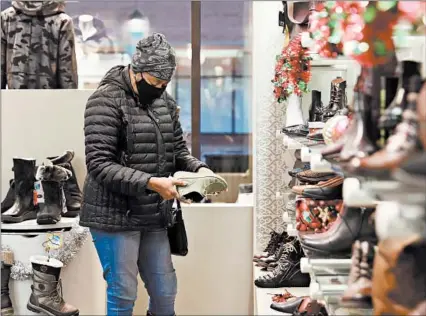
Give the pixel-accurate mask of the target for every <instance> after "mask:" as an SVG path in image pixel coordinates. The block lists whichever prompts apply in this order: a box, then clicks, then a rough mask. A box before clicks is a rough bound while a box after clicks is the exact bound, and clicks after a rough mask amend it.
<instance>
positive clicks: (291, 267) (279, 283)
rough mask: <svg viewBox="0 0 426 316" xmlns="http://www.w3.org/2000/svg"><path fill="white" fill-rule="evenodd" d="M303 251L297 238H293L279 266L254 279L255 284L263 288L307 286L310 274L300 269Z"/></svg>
mask: <svg viewBox="0 0 426 316" xmlns="http://www.w3.org/2000/svg"><path fill="white" fill-rule="evenodd" d="M302 257H303V251H302V248H301V247H300V244H299V242H298V240H297V239H295V238H292V239H291V241H289V242H287V243H286V245H285V249H284V251H283V252H282V254H281V257H280V259H279V260H278V266H277V267H276V268H275V269H274V271H272V272H271V273H268V274H266V275H264V276H261V277H259V278H258V279H256V280H255V281H254V284H255V285H256V286H258V287H262V288H279V287H307V286H309V283H310V282H311V280H310V277H309V275H308V274H303V273H302V272H301V271H300V259H301V258H302Z"/></svg>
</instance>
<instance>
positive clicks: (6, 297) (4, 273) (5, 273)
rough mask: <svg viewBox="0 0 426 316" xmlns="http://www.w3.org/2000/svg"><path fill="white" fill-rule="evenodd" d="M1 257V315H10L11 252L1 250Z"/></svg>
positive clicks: (11, 310) (11, 306)
mask: <svg viewBox="0 0 426 316" xmlns="http://www.w3.org/2000/svg"><path fill="white" fill-rule="evenodd" d="M1 255H2V259H1V315H2V316H12V315H13V305H12V301H11V299H10V294H9V279H10V269H11V268H12V265H13V252H12V251H9V250H2V253H1Z"/></svg>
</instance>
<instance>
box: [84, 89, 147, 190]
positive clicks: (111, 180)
mask: <svg viewBox="0 0 426 316" xmlns="http://www.w3.org/2000/svg"><path fill="white" fill-rule="evenodd" d="M99 94H100V93H99V92H98V91H97V92H95V93H94V94H93V95H92V96H91V97H90V98H89V100H88V102H87V105H86V111H85V114H84V135H85V151H86V166H87V172H88V173H89V174H90V175H91V176H92V177H93V178H94V179H96V181H98V182H99V183H102V184H103V185H104V186H106V187H107V188H108V189H109V190H111V191H113V192H116V193H120V194H124V195H130V196H136V195H139V194H141V193H142V192H144V190H145V189H146V188H147V184H148V181H149V179H150V178H151V175H150V174H148V173H145V172H142V171H139V170H135V169H132V168H128V167H124V166H122V165H121V164H120V163H119V161H120V158H119V153H118V142H119V135H120V128H121V126H122V124H121V122H122V120H121V113H120V111H119V108H118V106H117V105H116V103H115V101H114V100H113V99H111V98H107V97H103V96H102V95H101V96H99Z"/></svg>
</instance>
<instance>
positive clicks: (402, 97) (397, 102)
mask: <svg viewBox="0 0 426 316" xmlns="http://www.w3.org/2000/svg"><path fill="white" fill-rule="evenodd" d="M400 66H401V75H400V78H399V84H398V92H397V94H396V96H395V98H394V99H393V101H392V103H391V105H390V106H389V107H388V108H387V109H386V111H385V113H384V114H383V115H382V116H381V118H380V121H379V127H380V128H384V129H386V130H393V129H394V128H395V127H396V125H398V124H399V123H400V122H401V121H402V113H403V112H404V110H405V107H406V104H407V89H408V85H409V80H410V78H411V77H413V76H420V68H421V64H420V63H418V62H415V61H403V62H402V63H401V65H400Z"/></svg>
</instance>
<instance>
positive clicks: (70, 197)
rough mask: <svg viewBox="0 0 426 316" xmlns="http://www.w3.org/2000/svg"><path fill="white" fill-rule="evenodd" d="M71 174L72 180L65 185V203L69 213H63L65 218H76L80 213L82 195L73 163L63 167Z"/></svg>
mask: <svg viewBox="0 0 426 316" xmlns="http://www.w3.org/2000/svg"><path fill="white" fill-rule="evenodd" d="M61 166H62V167H64V168H65V169H67V170H68V171H70V172H71V176H70V178H69V179H68V180H67V181H65V183H64V193H65V203H66V207H67V212H66V213H62V216H64V217H76V216H78V214H79V213H80V209H81V199H82V193H81V190H80V187H79V185H78V182H77V177H76V176H75V170H74V168H73V166H72V164H71V163H66V164H63V165H61Z"/></svg>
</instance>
